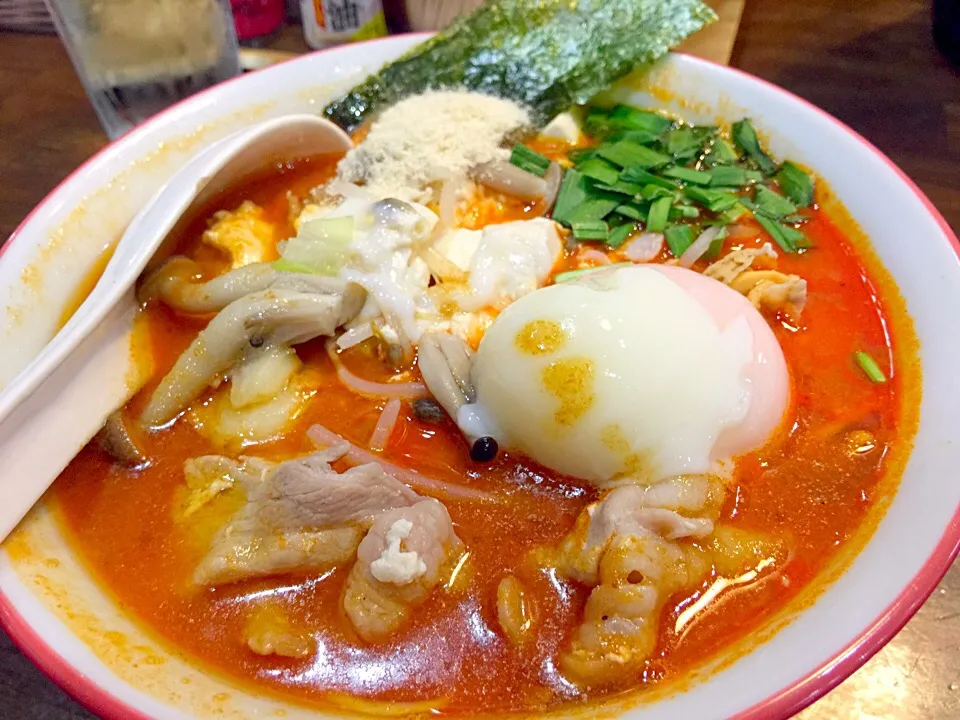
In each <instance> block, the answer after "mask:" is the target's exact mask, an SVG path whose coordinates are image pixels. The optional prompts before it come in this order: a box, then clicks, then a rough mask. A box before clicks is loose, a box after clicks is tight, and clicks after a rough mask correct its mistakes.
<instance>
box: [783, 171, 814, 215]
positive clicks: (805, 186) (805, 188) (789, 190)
mask: <svg viewBox="0 0 960 720" xmlns="http://www.w3.org/2000/svg"><path fill="white" fill-rule="evenodd" d="M777 182H778V183H780V188H781V189H782V190H783V194H784V195H786V196H787V197H788V198H790V199H791V200H793V202H794V203H796V204H797V205H798V206H799V207H808V206H809V205H811V204H812V203H813V178H811V177H810V176H809V175H808V174H807V173H805V172H804V171H803V170H801V169H800V167H799V166H797V165H796V164H794V163H792V162H790V161H789V160H787V161H785V162H784V163H783V164H782V165H781V166H780V169H779V170H778V171H777Z"/></svg>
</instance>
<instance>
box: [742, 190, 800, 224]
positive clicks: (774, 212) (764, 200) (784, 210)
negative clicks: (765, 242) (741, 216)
mask: <svg viewBox="0 0 960 720" xmlns="http://www.w3.org/2000/svg"><path fill="white" fill-rule="evenodd" d="M753 204H754V207H753V208H751V209H752V210H754V212H758V213H762V214H763V215H766V216H767V217H770V218H773V219H774V220H779V219H780V218H782V217H783V216H784V215H790V214H791V213H795V212H796V211H797V206H796V205H794V204H793V203H792V202H790V201H789V200H787V199H786V198H785V197H783V195H777V193H775V192H774V191H773V190H771V189H770V188H768V187H766V186H765V185H757V189H756V192H755V193H754V196H753ZM747 207H749V205H748V206H747Z"/></svg>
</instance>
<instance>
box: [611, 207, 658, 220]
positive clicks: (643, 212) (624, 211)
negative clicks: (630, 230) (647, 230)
mask: <svg viewBox="0 0 960 720" xmlns="http://www.w3.org/2000/svg"><path fill="white" fill-rule="evenodd" d="M614 212H615V213H617V215H623V216H624V217H627V218H630V219H631V220H643V221H646V219H647V213H648V212H649V209H645V208H640V207H637V206H636V205H618V206H617V208H616V210H614Z"/></svg>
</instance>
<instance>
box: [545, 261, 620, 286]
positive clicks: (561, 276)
mask: <svg viewBox="0 0 960 720" xmlns="http://www.w3.org/2000/svg"><path fill="white" fill-rule="evenodd" d="M624 265H633V263H632V262H618V263H610V264H609V265H599V266H597V267H588V268H580V269H579V270H566V271H564V272H562V273H557V274H556V275H554V276H553V282H555V283H562V282H567V281H569V280H575V279H576V278H578V277H583V276H584V275H589V274H590V273H595V272H600V271H601V270H609V269H610V268H615V267H622V266H624Z"/></svg>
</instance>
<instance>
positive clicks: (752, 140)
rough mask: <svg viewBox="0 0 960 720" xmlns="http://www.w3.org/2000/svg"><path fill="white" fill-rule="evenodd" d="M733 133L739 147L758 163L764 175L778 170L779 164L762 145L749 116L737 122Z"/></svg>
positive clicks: (734, 140)
mask: <svg viewBox="0 0 960 720" xmlns="http://www.w3.org/2000/svg"><path fill="white" fill-rule="evenodd" d="M731 135H732V136H733V142H734V143H736V145H737V147H738V148H740V149H741V150H743V152H745V153H746V154H747V156H748V157H749V158H750V159H752V160H753V161H754V162H755V163H756V164H757V167H758V168H759V169H760V171H761V172H762V173H763V174H764V175H772V174H773V173H774V172H775V171H776V169H777V164H776V163H775V162H774V161H773V159H771V157H770V156H769V155H767V154H766V153H765V152H764V151H763V149H762V148H761V147H760V140H759V138H758V137H757V131H756V128H754V127H753V123H752V122H750V120H749V119H748V118H744V119H743V120H740V121H739V122H735V123H734V124H733V128H732V130H731Z"/></svg>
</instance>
